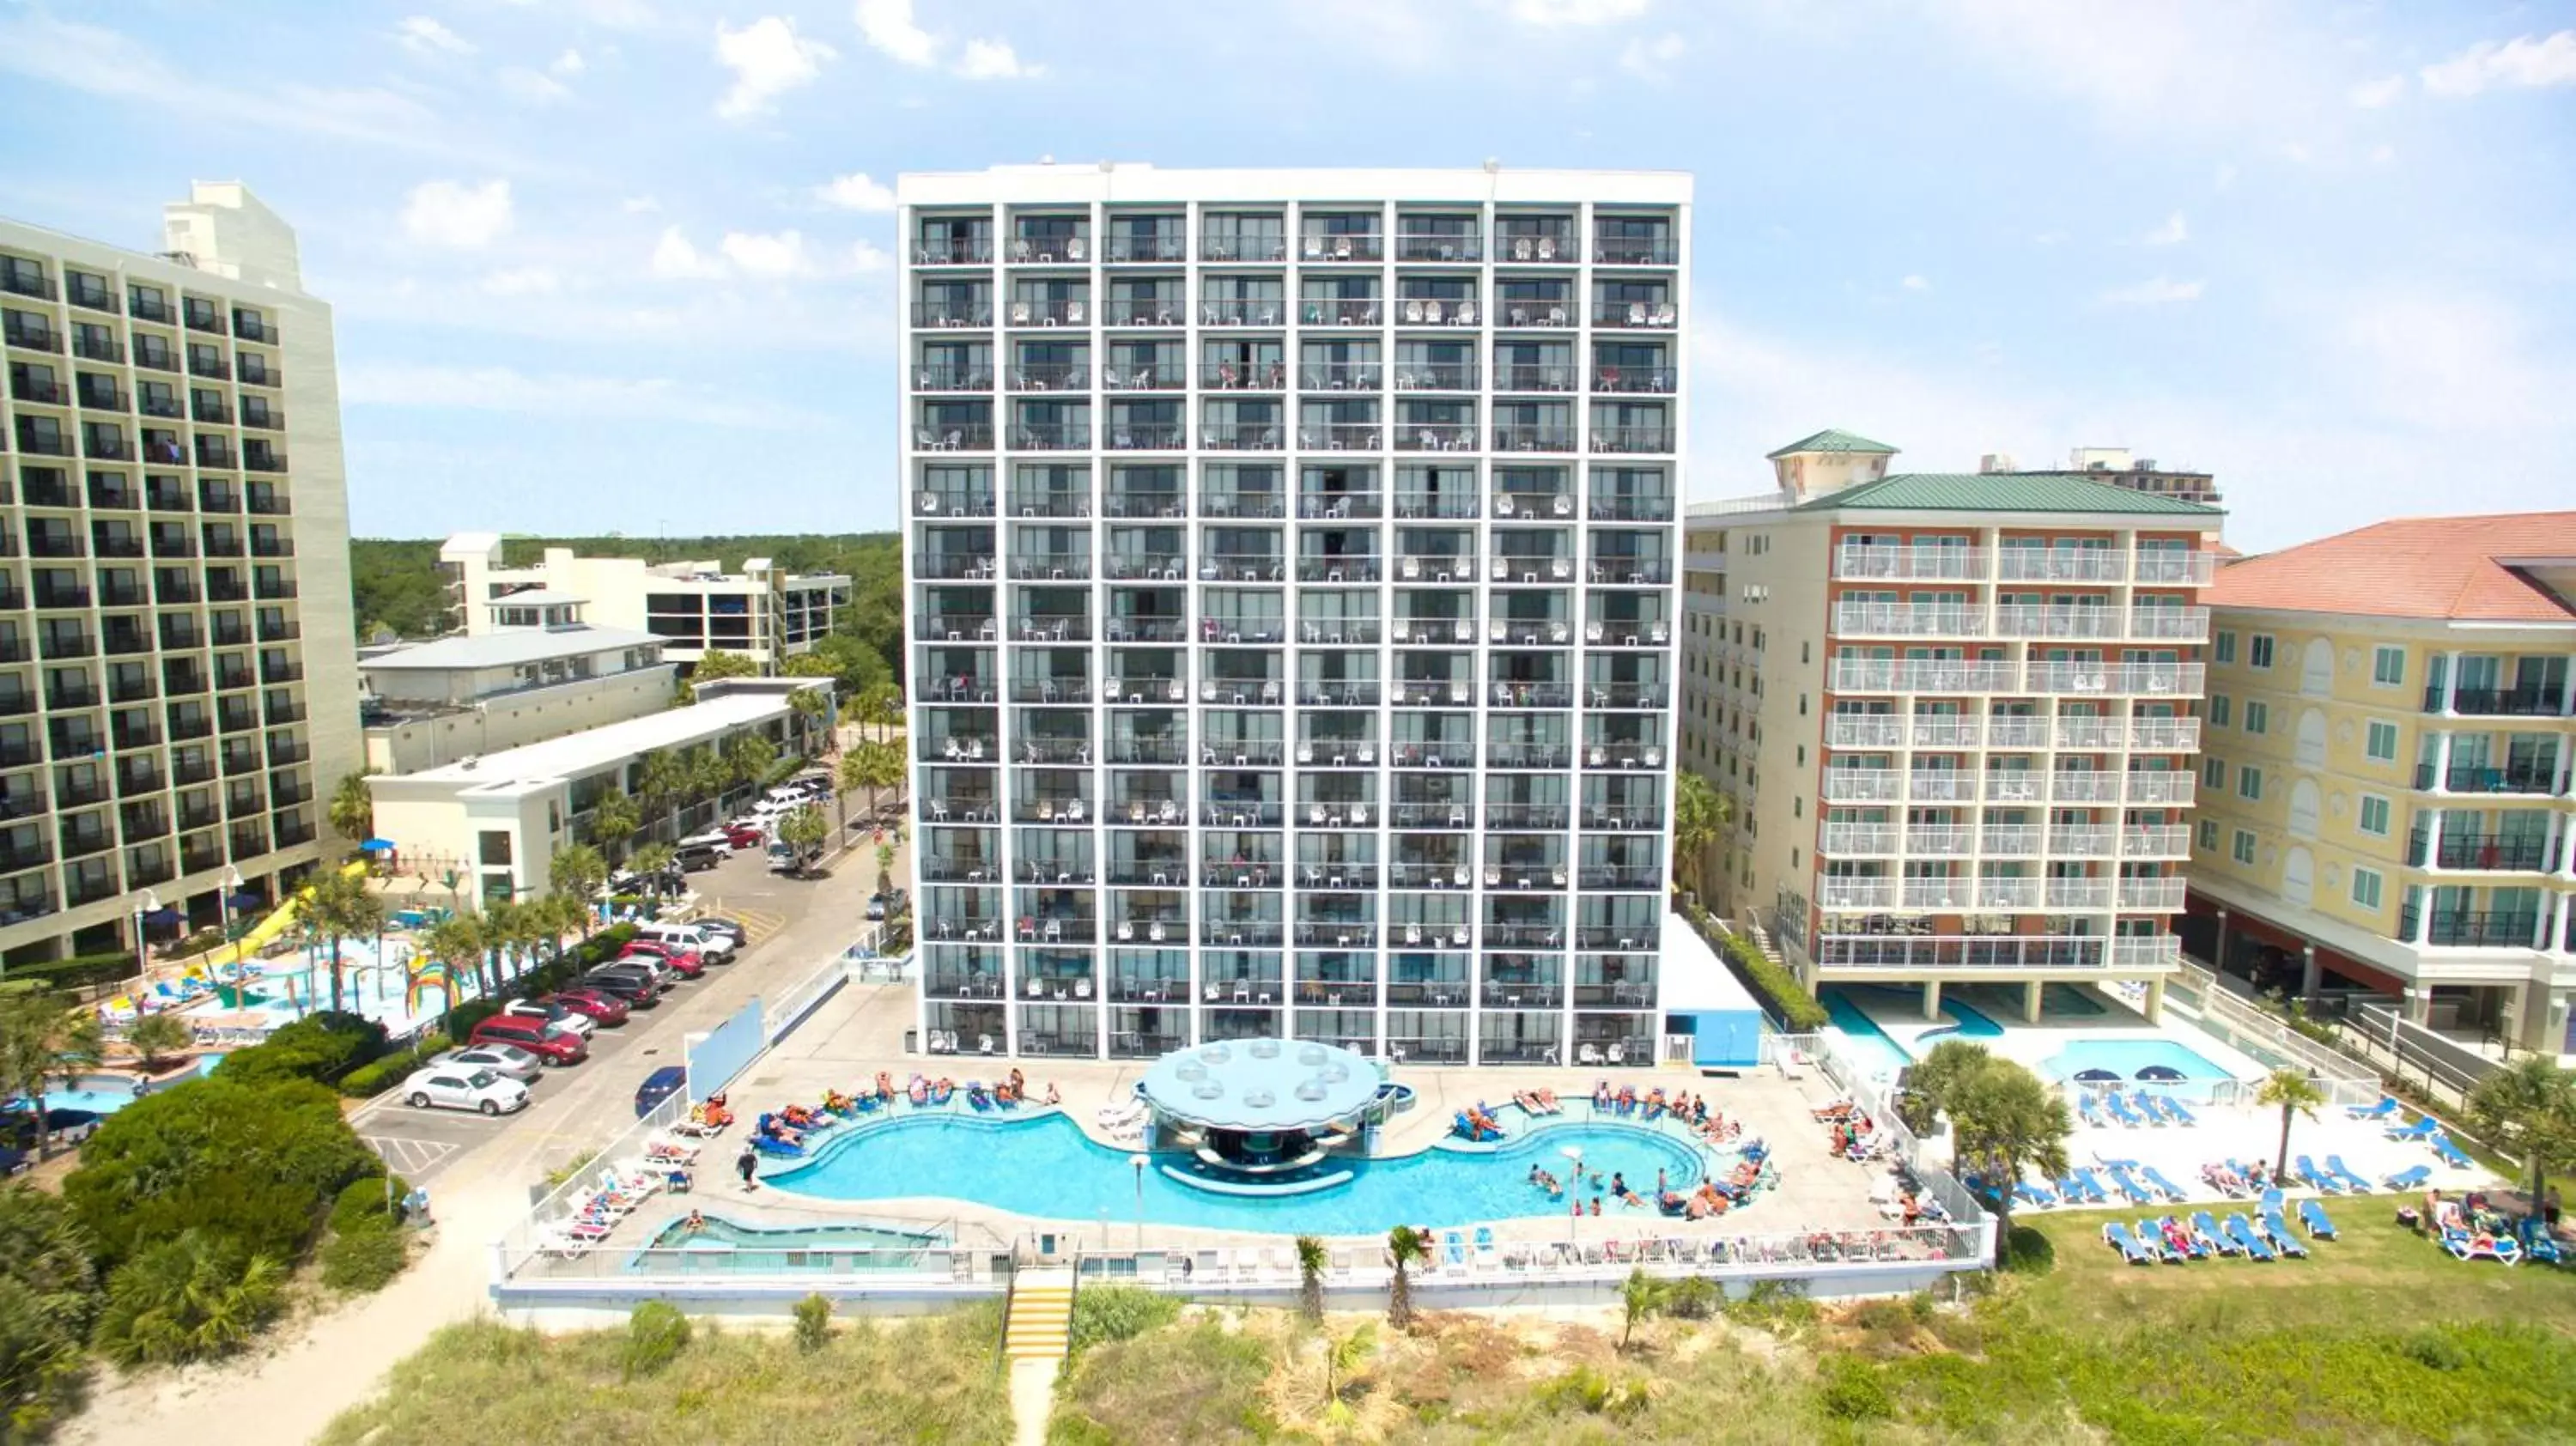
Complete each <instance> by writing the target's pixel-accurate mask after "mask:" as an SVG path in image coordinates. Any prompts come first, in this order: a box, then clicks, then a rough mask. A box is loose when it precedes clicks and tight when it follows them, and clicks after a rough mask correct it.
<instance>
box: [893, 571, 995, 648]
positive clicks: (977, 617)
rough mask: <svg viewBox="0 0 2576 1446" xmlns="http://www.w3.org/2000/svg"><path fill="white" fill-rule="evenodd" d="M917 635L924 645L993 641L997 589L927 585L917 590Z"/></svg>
mask: <svg viewBox="0 0 2576 1446" xmlns="http://www.w3.org/2000/svg"><path fill="white" fill-rule="evenodd" d="M917 591H918V594H919V599H920V600H919V602H918V604H917V605H916V606H915V608H914V609H913V635H914V636H915V637H918V638H920V639H921V640H922V641H924V642H950V643H957V642H986V643H989V642H993V641H995V640H996V630H995V628H994V625H993V589H992V588H991V587H990V586H989V585H988V586H982V587H974V586H943V585H939V584H929V583H925V584H922V585H920V586H919V588H918V589H917Z"/></svg>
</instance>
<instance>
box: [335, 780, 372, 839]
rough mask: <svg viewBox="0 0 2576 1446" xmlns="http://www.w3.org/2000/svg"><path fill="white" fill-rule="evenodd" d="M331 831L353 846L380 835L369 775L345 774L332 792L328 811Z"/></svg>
mask: <svg viewBox="0 0 2576 1446" xmlns="http://www.w3.org/2000/svg"><path fill="white" fill-rule="evenodd" d="M327 813H328V814H329V816H330V819H331V830H332V832H334V833H337V834H338V835H340V837H342V838H345V839H347V840H348V841H349V842H350V843H352V844H360V843H365V842H366V841H367V840H368V839H371V838H374V837H375V836H376V796H375V795H374V794H373V793H370V792H368V791H367V775H365V774H364V773H350V774H344V775H342V777H341V779H340V782H339V785H338V786H337V787H335V788H333V789H332V790H331V806H330V808H329V809H328V810H327Z"/></svg>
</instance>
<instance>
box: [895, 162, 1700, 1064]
mask: <svg viewBox="0 0 2576 1446" xmlns="http://www.w3.org/2000/svg"><path fill="white" fill-rule="evenodd" d="M898 196H899V199H900V203H901V222H900V224H901V228H902V229H901V240H902V245H903V250H904V256H903V263H904V266H903V289H904V298H905V303H906V306H905V314H904V318H903V322H902V328H901V332H902V334H901V344H902V349H903V357H904V380H903V386H902V395H901V398H900V403H901V406H902V409H903V429H904V439H905V441H904V448H903V456H902V466H903V471H904V477H905V490H906V494H907V504H908V506H907V510H908V516H907V519H906V528H905V553H904V555H905V580H906V585H907V592H908V597H909V608H910V612H911V616H912V620H913V621H912V626H913V629H914V633H913V639H912V647H911V670H912V673H913V676H912V678H911V679H910V680H909V681H910V684H911V688H910V693H911V709H912V737H913V740H914V745H913V747H914V760H915V767H916V770H917V773H918V780H917V782H918V789H917V793H916V797H917V799H918V808H917V820H918V824H919V830H920V833H919V840H918V845H919V846H918V848H917V850H916V859H917V868H918V874H917V878H916V881H915V882H916V887H917V900H916V906H915V912H916V917H917V919H918V921H919V926H920V931H921V934H920V938H921V958H922V962H923V987H922V1006H921V1019H920V1029H921V1031H922V1034H921V1042H922V1043H923V1045H924V1046H926V1047H927V1048H928V1049H930V1050H932V1051H934V1052H937V1051H957V1052H962V1053H970V1054H971V1053H978V1052H994V1053H1009V1054H1020V1055H1036V1054H1051V1055H1073V1056H1083V1057H1096V1056H1107V1057H1112V1058H1142V1057H1151V1056H1154V1055H1158V1054H1161V1053H1164V1052H1166V1051H1168V1050H1171V1049H1175V1048H1179V1047H1182V1046H1184V1045H1188V1044H1192V1043H1197V1042H1201V1041H1207V1040H1216V1039H1227V1038H1238V1037H1256V1036H1265V1035H1267V1036H1279V1035H1295V1036H1297V1037H1300V1038H1313V1039H1321V1040H1325V1041H1328V1042H1330V1043H1334V1044H1339V1045H1344V1046H1347V1047H1350V1048H1353V1049H1358V1050H1361V1051H1364V1052H1367V1053H1369V1054H1372V1055H1375V1056H1378V1057H1382V1058H1387V1059H1390V1060H1413V1061H1427V1062H1450V1063H1464V1062H1475V1063H1480V1064H1510V1063H1533V1064H1535V1063H1558V1062H1561V1063H1567V1064H1572V1063H1577V1062H1597V1063H1602V1064H1621V1065H1645V1064H1649V1063H1651V1062H1653V1060H1654V1059H1655V1057H1656V1053H1657V1049H1658V1043H1659V1040H1658V1035H1659V1029H1660V1025H1661V1020H1660V1019H1659V1016H1658V1006H1659V1003H1660V998H1659V988H1658V968H1659V962H1658V948H1659V943H1660V935H1661V929H1662V919H1663V916H1664V912H1665V911H1664V899H1663V893H1664V885H1665V879H1666V876H1667V865H1668V859H1667V849H1668V836H1669V831H1670V798H1669V794H1670V784H1671V771H1672V752H1673V731H1672V730H1673V717H1672V682H1673V651H1674V623H1675V612H1676V590H1675V578H1676V573H1677V565H1678V549H1677V537H1676V528H1675V499H1676V498H1678V497H1679V496H1680V495H1681V475H1680V473H1681V463H1680V457H1681V455H1682V453H1683V451H1684V448H1685V443H1686V440H1687V430H1686V422H1685V417H1684V415H1683V414H1684V404H1683V401H1682V398H1683V395H1684V393H1685V390H1686V388H1685V386H1684V378H1685V372H1686V367H1687V357H1686V347H1685V346H1684V338H1685V336H1686V335H1687V332H1686V317H1687V307H1688V298H1689V275H1688V267H1687V264H1686V257H1687V256H1688V254H1689V225H1690V185H1689V181H1688V179H1687V178H1686V177H1682V176H1677V175H1657V174H1645V173H1628V172H1546V171H1515V170H1501V169H1495V168H1487V169H1483V170H1470V171H1460V172H1447V171H1181V172H1174V171H1162V170H1156V169H1154V168H1152V167H1142V166H1126V165H1118V166H1110V165H1103V166H1099V167H1092V166H1081V167H1076V166H1061V167H1059V166H1025V167H1002V168H996V169H994V170H991V171H987V172H983V173H975V174H957V175H916V176H907V177H905V178H903V180H902V182H901V184H900V186H899V188H898Z"/></svg>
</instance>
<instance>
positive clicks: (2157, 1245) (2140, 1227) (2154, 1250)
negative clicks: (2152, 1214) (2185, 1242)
mask: <svg viewBox="0 0 2576 1446" xmlns="http://www.w3.org/2000/svg"><path fill="white" fill-rule="evenodd" d="M2135 1228H2136V1230H2137V1234H2138V1243H2139V1244H2140V1245H2143V1246H2145V1247H2147V1253H2148V1254H2149V1255H2152V1256H2154V1257H2155V1258H2156V1260H2157V1261H2158V1262H2159V1263H2160V1264H2164V1265H2180V1264H2182V1263H2183V1255H2182V1253H2181V1252H2180V1251H2177V1250H2175V1249H2174V1248H2173V1247H2172V1246H2170V1245H2168V1244H2166V1243H2165V1233H2164V1232H2163V1231H2162V1230H2159V1229H2157V1228H2156V1222H2154V1221H2153V1220H2150V1219H2148V1218H2147V1217H2146V1216H2144V1215H2141V1216H2139V1217H2138V1223H2137V1225H2136V1227H2135Z"/></svg>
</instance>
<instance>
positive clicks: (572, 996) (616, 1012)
mask: <svg viewBox="0 0 2576 1446" xmlns="http://www.w3.org/2000/svg"><path fill="white" fill-rule="evenodd" d="M546 998H548V999H551V1000H553V1001H554V1002H555V1003H557V1004H560V1005H562V1006H563V1007H564V1008H566V1009H569V1010H571V1011H572V1012H573V1013H575V1014H587V1015H589V1016H590V1017H591V1018H593V1019H595V1020H598V1021H599V1022H600V1023H601V1024H624V1023H625V1022H626V1003H625V1001H624V1000H621V999H619V998H618V997H617V996H615V995H613V994H602V993H600V992H599V991H598V990H596V989H564V990H558V991H557V992H555V993H553V994H549V995H547V996H546Z"/></svg>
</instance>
